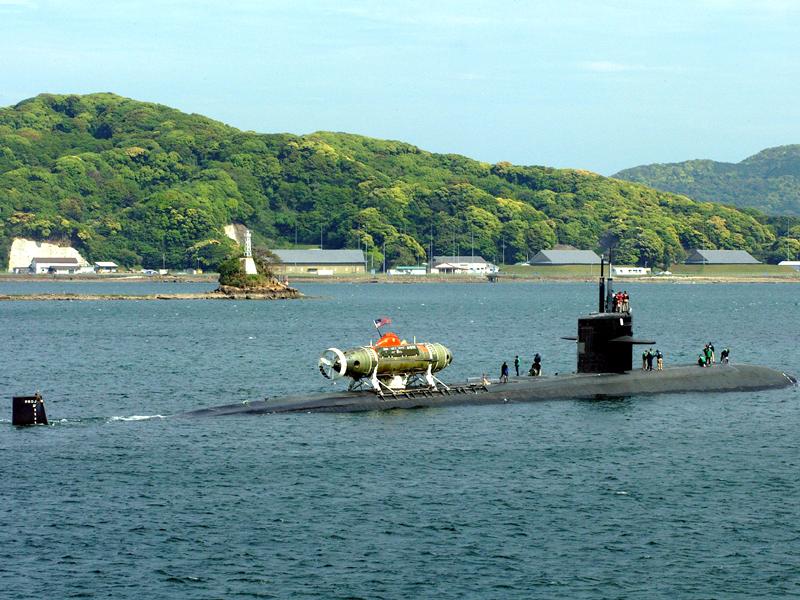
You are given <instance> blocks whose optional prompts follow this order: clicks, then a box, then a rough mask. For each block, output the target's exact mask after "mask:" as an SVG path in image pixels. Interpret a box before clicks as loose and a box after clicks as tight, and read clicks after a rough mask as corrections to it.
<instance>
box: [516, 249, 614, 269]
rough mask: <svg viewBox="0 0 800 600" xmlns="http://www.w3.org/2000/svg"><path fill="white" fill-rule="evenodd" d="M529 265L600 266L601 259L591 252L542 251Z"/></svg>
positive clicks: (572, 250)
mask: <svg viewBox="0 0 800 600" xmlns="http://www.w3.org/2000/svg"><path fill="white" fill-rule="evenodd" d="M529 263H530V264H531V265H533V266H536V267H545V266H567V265H599V264H600V257H599V256H597V254H596V253H594V252H592V251H591V250H576V249H568V250H540V251H539V252H537V253H536V255H535V256H534V257H533V258H532V259H531V260H530V261H529Z"/></svg>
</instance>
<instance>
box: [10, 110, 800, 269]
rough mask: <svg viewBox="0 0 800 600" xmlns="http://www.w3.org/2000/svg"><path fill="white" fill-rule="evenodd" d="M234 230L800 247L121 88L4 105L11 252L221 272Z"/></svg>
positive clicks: (394, 248) (515, 250) (756, 231)
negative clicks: (248, 126)
mask: <svg viewBox="0 0 800 600" xmlns="http://www.w3.org/2000/svg"><path fill="white" fill-rule="evenodd" d="M227 223H244V224H246V225H247V226H248V227H250V228H251V229H252V230H253V232H254V238H255V241H256V242H257V243H259V244H261V245H267V246H284V247H285V246H288V245H291V244H293V243H294V242H295V240H297V242H298V244H301V245H302V244H318V243H319V240H320V237H322V240H323V243H324V246H325V247H327V248H341V247H351V248H357V247H361V248H364V249H366V251H367V252H368V253H370V254H371V255H372V258H373V259H374V261H375V264H381V262H382V260H383V255H382V252H383V249H384V248H385V251H386V254H387V258H388V262H389V264H396V263H416V262H417V261H421V260H425V259H426V255H427V254H428V253H429V251H430V245H431V240H432V241H433V251H434V253H435V254H451V253H458V252H460V253H464V252H469V251H470V248H471V247H474V251H475V253H476V254H481V255H483V256H484V257H485V258H487V259H488V260H496V261H498V262H516V261H519V260H524V259H525V258H526V256H527V255H529V254H532V253H534V252H536V251H538V250H539V249H542V248H548V247H551V246H553V245H554V244H556V243H562V244H572V245H574V246H577V247H579V248H591V249H605V248H609V247H613V248H614V252H615V257H616V258H615V261H616V262H618V263H637V262H638V263H640V264H646V265H663V264H669V263H671V262H673V261H676V260H679V259H681V258H682V256H683V248H692V247H708V248H741V249H745V250H749V251H751V252H753V253H754V254H755V255H757V256H760V257H762V258H763V257H767V256H770V255H772V254H775V253H776V252H778V253H780V254H781V255H783V254H785V249H786V247H787V246H788V247H791V249H792V252H794V253H797V252H800V241H798V240H797V239H792V240H789V241H787V240H785V239H784V240H776V233H775V230H774V228H773V227H772V226H771V225H770V223H769V222H768V221H767V219H766V218H765V217H764V216H763V215H760V214H759V213H757V212H755V211H752V212H743V211H740V210H737V209H734V208H730V207H726V206H721V205H719V204H713V203H706V202H694V201H692V200H690V199H688V198H686V197H684V196H678V195H675V194H671V193H666V192H659V191H656V190H653V189H650V188H648V187H645V186H643V185H639V184H634V183H628V182H624V181H619V180H616V179H610V178H605V177H601V176H599V175H596V174H593V173H588V172H584V171H576V170H559V169H552V168H547V167H530V166H529V167H522V166H515V165H512V164H509V163H499V164H494V165H492V164H487V163H482V162H477V161H474V160H470V159H468V158H465V157H463V156H458V155H451V154H448V155H442V154H432V153H429V152H425V151H423V150H420V149H419V148H416V147H414V146H412V145H409V144H405V143H402V142H395V141H384V140H376V139H370V138H366V137H361V136H356V135H349V134H343V133H314V134H311V135H304V136H297V135H289V134H257V133H252V132H243V131H239V130H237V129H234V128H232V127H229V126H226V125H224V124H222V123H219V122H216V121H213V120H211V119H208V118H206V117H203V116H199V115H189V114H185V113H182V112H180V111H178V110H175V109H171V108H168V107H165V106H160V105H157V104H150V103H144V102H138V101H135V100H130V99H127V98H123V97H120V96H116V95H114V94H91V95H86V96H59V95H50V94H43V95H40V96H37V97H36V98H32V99H30V100H26V101H23V102H21V103H19V104H17V105H16V106H13V107H9V108H4V109H0V251H7V247H8V245H9V243H10V240H11V239H12V238H13V237H31V238H34V239H38V240H51V241H59V242H63V243H69V244H72V245H74V246H75V247H77V248H79V249H80V250H81V251H82V252H83V253H84V254H85V256H86V257H87V258H88V259H90V260H104V259H105V260H108V259H113V260H116V261H118V262H120V263H121V264H123V265H127V266H132V265H143V266H148V267H153V266H160V265H161V264H162V260H163V261H165V262H166V264H167V265H168V266H172V267H179V266H194V265H196V264H199V265H200V266H204V267H207V268H208V267H211V268H214V267H216V266H217V265H218V264H219V263H221V262H222V261H223V260H225V259H226V258H227V257H229V256H230V255H232V254H235V253H236V251H237V249H236V247H235V246H234V244H233V243H232V242H230V241H229V240H227V238H225V237H224V236H223V233H222V228H223V226H224V225H225V224H227ZM795 229H796V230H794V231H793V232H792V233H793V237H794V238H797V237H800V228H795ZM503 249H504V250H505V257H504V260H503V256H502V252H503ZM776 255H777V254H776Z"/></svg>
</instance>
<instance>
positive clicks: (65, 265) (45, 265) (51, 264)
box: [28, 257, 80, 275]
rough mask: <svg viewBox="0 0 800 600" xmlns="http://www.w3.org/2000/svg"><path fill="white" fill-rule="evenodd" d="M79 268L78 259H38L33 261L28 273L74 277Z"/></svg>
mask: <svg viewBox="0 0 800 600" xmlns="http://www.w3.org/2000/svg"><path fill="white" fill-rule="evenodd" d="M79 268H80V264H79V263H78V259H77V258H59V257H37V258H34V259H33V260H32V261H31V265H30V267H28V272H29V273H34V274H36V275H41V274H44V273H50V274H59V275H73V274H74V273H77V272H78V269H79Z"/></svg>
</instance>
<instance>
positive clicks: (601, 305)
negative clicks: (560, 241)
mask: <svg viewBox="0 0 800 600" xmlns="http://www.w3.org/2000/svg"><path fill="white" fill-rule="evenodd" d="M610 271H611V261H610V260H609V272H610ZM612 286H613V279H612V278H611V277H609V278H608V280H606V277H605V257H601V258H600V286H599V287H600V289H599V292H600V293H599V298H598V311H597V312H596V313H592V314H590V315H587V316H585V317H580V318H578V337H577V341H578V373H624V372H625V371H630V370H631V369H632V368H633V345H634V344H654V343H655V342H654V341H652V340H637V339H634V337H633V315H632V314H631V312H630V309H629V310H627V311H624V312H611V308H612V304H613V302H612V298H613V294H614V291H613V288H612ZM571 339H575V338H571Z"/></svg>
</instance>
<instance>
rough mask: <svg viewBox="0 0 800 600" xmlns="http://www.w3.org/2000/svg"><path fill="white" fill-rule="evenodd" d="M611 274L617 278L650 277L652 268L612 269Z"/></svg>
mask: <svg viewBox="0 0 800 600" xmlns="http://www.w3.org/2000/svg"><path fill="white" fill-rule="evenodd" d="M611 274H612V275H615V276H617V277H625V276H631V275H650V267H611Z"/></svg>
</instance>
